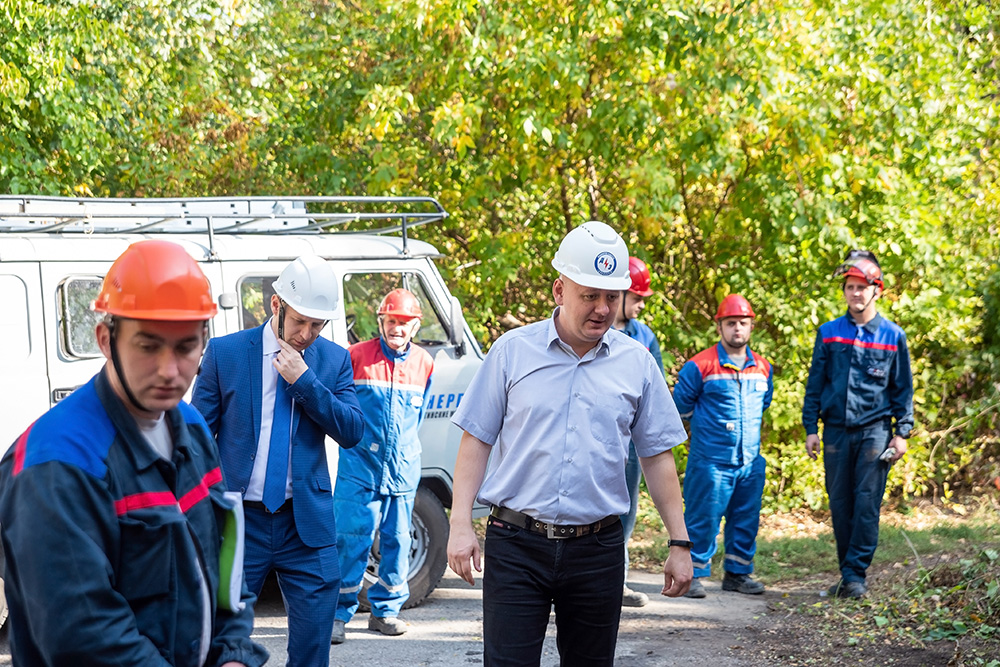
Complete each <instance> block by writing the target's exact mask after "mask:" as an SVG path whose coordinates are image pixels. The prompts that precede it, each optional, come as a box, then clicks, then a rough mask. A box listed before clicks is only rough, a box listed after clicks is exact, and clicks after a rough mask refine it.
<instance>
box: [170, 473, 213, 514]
mask: <svg viewBox="0 0 1000 667" xmlns="http://www.w3.org/2000/svg"><path fill="white" fill-rule="evenodd" d="M221 481H222V469H221V468H216V469H215V470H209V471H208V472H207V473H205V476H204V477H202V478H201V483H200V484H198V486H196V487H194V488H193V489H191V490H190V491H188V492H187V493H185V494H184V495H183V496H182V497H181V499H180V501H179V504H180V506H181V511H182V512H187V511H188V510H189V509H191V508H192V507H194V506H195V505H197V504H198V502H199V501H201V500H204V499H205V498H207V497H208V487H210V486H212V485H213V484H218V483H219V482H221Z"/></svg>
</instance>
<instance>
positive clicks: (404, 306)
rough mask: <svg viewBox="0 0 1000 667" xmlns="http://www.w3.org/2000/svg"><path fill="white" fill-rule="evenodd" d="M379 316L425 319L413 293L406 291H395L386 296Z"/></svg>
mask: <svg viewBox="0 0 1000 667" xmlns="http://www.w3.org/2000/svg"><path fill="white" fill-rule="evenodd" d="M378 314H379V315H392V316H394V317H405V318H407V319H413V318H414V317H416V318H417V319H421V318H423V316H424V314H423V312H422V311H421V310H420V302H419V301H417V297H415V296H413V292H410V291H409V290H405V289H394V290H392V291H391V292H389V293H388V294H386V295H385V298H383V299H382V303H380V304H379V306H378Z"/></svg>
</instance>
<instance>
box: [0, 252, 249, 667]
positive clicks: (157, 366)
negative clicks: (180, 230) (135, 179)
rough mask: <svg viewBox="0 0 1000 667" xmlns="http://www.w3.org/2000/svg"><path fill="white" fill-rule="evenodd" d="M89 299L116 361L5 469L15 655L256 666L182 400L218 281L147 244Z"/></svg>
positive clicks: (102, 344)
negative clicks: (225, 597)
mask: <svg viewBox="0 0 1000 667" xmlns="http://www.w3.org/2000/svg"><path fill="white" fill-rule="evenodd" d="M93 309H94V310H96V311H98V312H103V313H105V318H104V320H103V321H101V323H99V324H98V325H97V331H96V337H97V344H98V347H99V348H100V350H101V352H102V353H103V354H104V356H105V357H106V358H107V359H108V363H106V364H105V365H104V368H103V369H102V370H101V372H100V373H98V374H97V375H96V376H94V378H93V379H91V380H90V381H89V382H88V383H87V384H85V385H83V386H82V387H80V388H79V389H77V390H76V391H74V392H73V393H72V394H70V396H69V397H67V398H66V399H65V400H63V401H61V402H60V403H58V404H57V405H56V406H55V407H53V408H52V409H51V410H49V411H48V412H47V413H45V414H44V415H42V416H41V417H39V418H38V420H37V421H36V422H35V423H34V424H32V425H31V426H30V427H29V428H28V430H27V431H25V432H24V434H23V435H21V437H20V438H18V439H17V442H16V443H15V444H14V446H13V447H11V449H10V451H9V452H8V453H7V455H6V456H5V457H4V459H3V462H2V463H0V521H2V522H3V545H4V550H5V552H6V553H5V556H6V565H7V576H6V584H7V596H8V600H9V602H10V619H9V621H8V624H9V626H10V648H11V656H12V657H13V661H14V664H15V665H73V666H74V667H75V666H77V665H80V666H87V665H136V666H138V665H142V666H143V667H147V666H166V665H178V666H180V665H183V666H184V667H202V666H209V667H219V666H220V665H221V666H222V667H237V666H238V665H246V666H247V667H257V666H258V665H262V664H264V662H265V661H266V660H267V657H268V655H267V651H265V650H264V648H263V647H261V646H259V645H258V644H256V643H255V642H253V641H252V640H251V639H250V633H251V631H252V630H253V603H254V600H255V598H254V596H253V595H251V594H250V593H249V592H248V590H247V588H246V586H245V585H243V586H242V587H241V588H236V589H235V590H236V591H237V593H238V594H239V593H242V595H241V596H240V599H236V600H232V601H231V602H230V604H225V603H224V601H220V597H219V591H220V582H219V579H220V565H219V562H220V551H221V550H222V538H221V536H222V532H223V519H224V517H226V515H227V513H228V509H229V508H232V507H233V501H232V500H230V499H229V498H227V497H226V496H225V495H224V493H225V484H224V483H223V481H222V472H221V471H220V469H219V454H218V451H217V450H216V448H215V443H214V442H213V440H212V437H211V436H210V435H209V433H208V429H207V428H206V426H205V421H204V420H203V419H202V418H201V415H199V414H198V412H197V411H195V410H194V409H193V408H192V407H191V406H189V405H187V404H186V403H185V402H184V401H183V400H181V398H182V397H183V396H184V392H186V391H187V389H188V387H189V386H190V385H191V381H192V379H193V378H194V376H195V373H196V372H197V370H198V363H199V361H200V359H201V352H202V350H203V349H204V345H205V341H206V339H207V337H208V320H210V319H211V318H212V317H213V316H214V315H215V313H216V306H215V301H214V299H213V298H212V292H211V289H210V286H209V283H208V280H207V279H206V278H205V275H204V274H203V273H202V272H201V269H200V268H199V267H198V264H197V262H195V260H194V259H193V258H192V257H191V256H190V255H188V253H187V251H186V250H184V248H182V247H181V246H179V245H176V244H174V243H168V242H165V241H141V242H139V243H135V244H133V245H131V246H129V247H128V248H127V249H126V250H125V252H124V253H122V255H121V256H120V257H119V258H118V260H117V261H116V262H115V263H114V265H112V267H111V269H110V271H108V275H107V277H106V278H105V279H104V284H103V286H102V287H101V291H100V293H99V295H98V297H97V300H96V301H95V302H94V304H93ZM240 583H242V582H241V580H240V581H239V582H237V584H240ZM222 588H223V589H224V590H225V591H226V593H228V592H229V590H230V587H229V583H228V581H224V582H223V584H222Z"/></svg>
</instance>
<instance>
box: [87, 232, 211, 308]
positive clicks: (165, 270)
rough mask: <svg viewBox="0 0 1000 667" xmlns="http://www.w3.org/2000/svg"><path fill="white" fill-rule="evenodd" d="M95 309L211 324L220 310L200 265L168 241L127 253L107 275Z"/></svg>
mask: <svg viewBox="0 0 1000 667" xmlns="http://www.w3.org/2000/svg"><path fill="white" fill-rule="evenodd" d="M90 307H91V309H93V310H95V311H97V312H99V313H108V314H109V315H117V316H119V317H125V318H128V319H132V320H170V321H175V322H188V321H195V320H210V319H212V318H213V317H214V316H215V314H216V313H217V312H218V307H217V306H216V305H215V301H213V299H212V288H211V285H210V284H209V282H208V278H206V277H205V274H204V273H202V271H201V267H200V266H198V262H196V261H195V260H194V258H193V257H191V255H189V254H188V253H187V251H186V250H184V248H182V247H181V246H179V245H177V244H176V243H171V242H169V241H140V242H138V243H133V244H132V245H130V246H129V247H128V248H126V249H125V252H123V253H122V254H121V255H120V256H119V257H118V259H116V260H115V263H114V264H112V265H111V269H110V270H109V271H108V274H107V275H106V276H105V277H104V284H103V285H101V291H100V293H99V294H98V295H97V299H95V300H94V303H92V304H91V306H90Z"/></svg>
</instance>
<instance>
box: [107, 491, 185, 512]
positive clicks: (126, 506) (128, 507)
mask: <svg viewBox="0 0 1000 667" xmlns="http://www.w3.org/2000/svg"><path fill="white" fill-rule="evenodd" d="M166 505H175V506H176V505H177V498H176V497H175V496H174V494H172V493H170V492H169V491H151V492H149V493H136V494H134V495H131V496H125V497H124V498H122V499H121V500H116V501H115V511H116V512H117V513H118V516H121V515H122V514H125V513H126V512H131V511H132V510H141V509H146V508H147V507H163V506H166Z"/></svg>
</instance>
